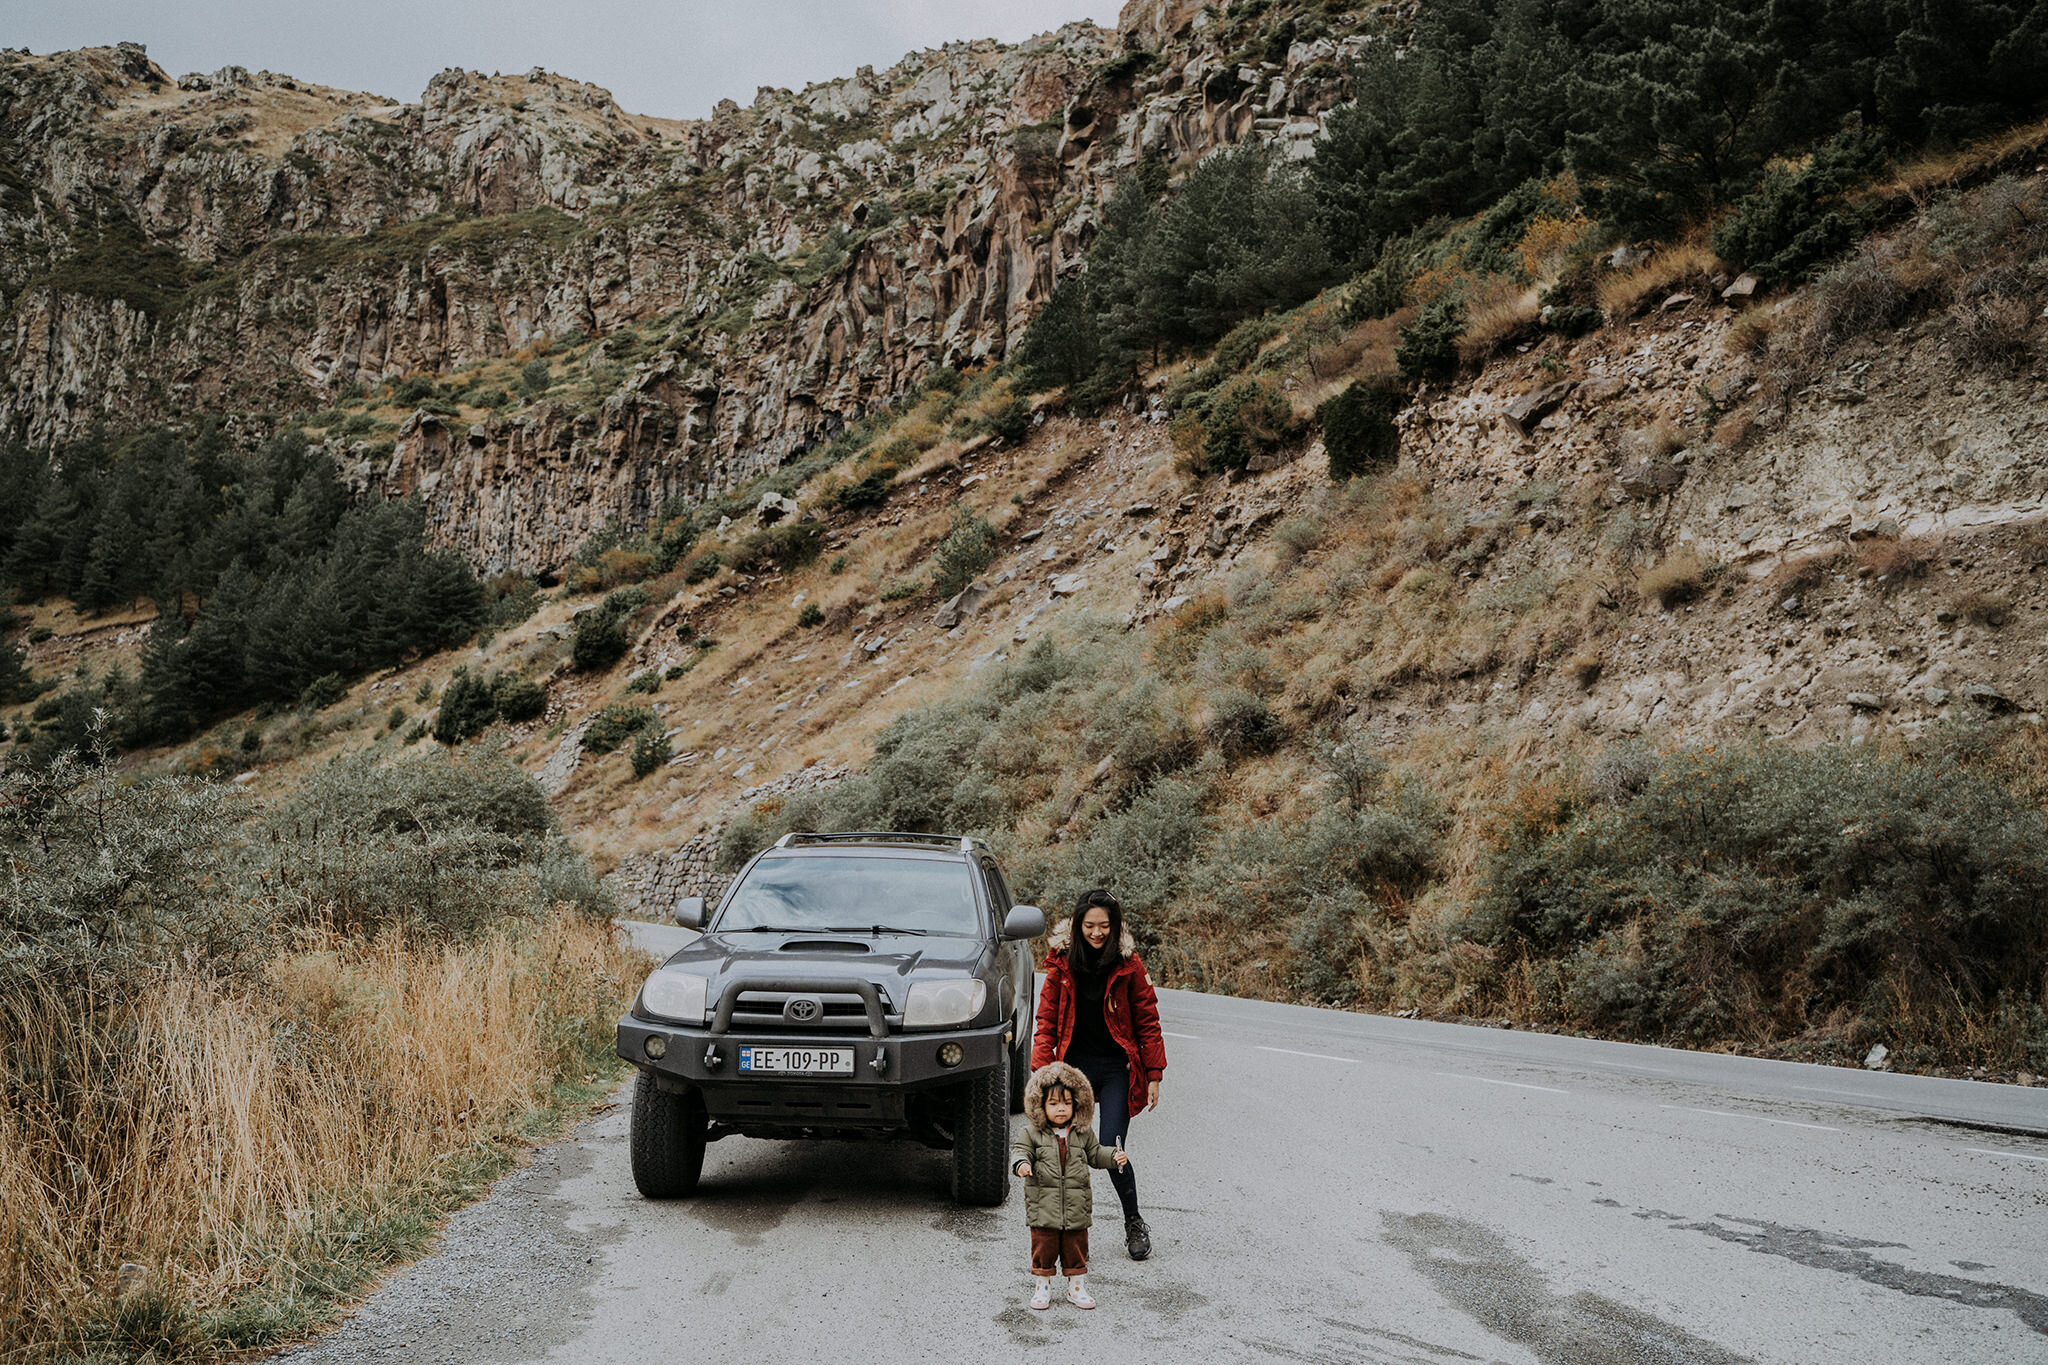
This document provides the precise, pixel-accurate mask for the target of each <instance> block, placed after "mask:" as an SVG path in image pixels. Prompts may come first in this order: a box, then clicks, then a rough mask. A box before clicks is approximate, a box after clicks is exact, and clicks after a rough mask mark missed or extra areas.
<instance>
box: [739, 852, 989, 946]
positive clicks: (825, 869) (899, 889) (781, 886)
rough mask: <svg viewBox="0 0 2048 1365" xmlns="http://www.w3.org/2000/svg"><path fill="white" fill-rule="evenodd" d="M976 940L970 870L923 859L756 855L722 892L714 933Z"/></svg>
mask: <svg viewBox="0 0 2048 1365" xmlns="http://www.w3.org/2000/svg"><path fill="white" fill-rule="evenodd" d="M877 926H879V927H881V928H884V929H910V930H917V931H919V932H922V933H927V934H963V935H978V934H980V933H981V932H982V926H981V915H980V912H979V911H978V910H977V909H976V908H975V904H974V880H973V868H972V865H971V864H969V863H966V862H956V861H951V860H945V861H941V860H938V859H930V858H875V857H821V856H817V855H809V856H803V857H793V858H792V857H784V858H772V857H771V858H763V859H761V861H759V862H757V863H755V864H754V868H753V870H752V871H751V872H749V873H748V874H747V876H746V880H745V881H743V882H741V883H740V884H739V885H738V886H736V887H734V888H733V889H732V890H731V891H730V892H728V893H727V894H726V897H725V904H724V907H723V908H722V909H721V910H720V911H719V914H718V923H717V924H716V926H715V928H716V929H717V930H718V931H719V932H721V933H733V932H738V931H742V930H747V929H764V928H765V929H809V930H834V929H837V930H844V931H856V930H857V931H859V932H862V933H866V932H868V931H869V930H871V929H873V928H875V927H877Z"/></svg>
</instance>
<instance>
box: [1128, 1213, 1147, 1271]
mask: <svg viewBox="0 0 2048 1365" xmlns="http://www.w3.org/2000/svg"><path fill="white" fill-rule="evenodd" d="M1124 1249H1125V1250H1127V1251H1129V1252H1130V1253H1131V1259H1132V1260H1134V1261H1142V1260H1144V1259H1145V1258H1146V1257H1147V1256H1150V1255H1151V1254H1152V1229H1150V1228H1148V1227H1146V1226H1145V1219H1144V1217H1143V1216H1142V1215H1139V1214H1135V1213H1134V1214H1132V1215H1131V1216H1130V1217H1129V1218H1126V1219H1124Z"/></svg>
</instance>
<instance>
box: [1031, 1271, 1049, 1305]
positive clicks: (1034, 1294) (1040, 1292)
mask: <svg viewBox="0 0 2048 1365" xmlns="http://www.w3.org/2000/svg"><path fill="white" fill-rule="evenodd" d="M1031 1306H1032V1307H1033V1308H1036V1309H1038V1310H1039V1311H1040V1312H1044V1311H1045V1310H1046V1309H1048V1308H1050V1307H1052V1280H1051V1278H1050V1277H1048V1278H1046V1279H1042V1280H1040V1281H1039V1282H1038V1288H1036V1289H1034V1290H1032V1291H1031Z"/></svg>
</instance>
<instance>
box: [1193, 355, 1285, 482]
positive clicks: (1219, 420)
mask: <svg viewBox="0 0 2048 1365" xmlns="http://www.w3.org/2000/svg"><path fill="white" fill-rule="evenodd" d="M1201 422H1202V460H1203V466H1204V469H1205V470H1206V471H1207V472H1210V473H1215V472H1218V471H1234V470H1240V469H1243V468H1244V467H1245V466H1246V465H1248V464H1250V463H1251V461H1252V460H1253V459H1254V458H1256V457H1257V456H1260V455H1265V454H1268V453H1270V452H1272V451H1274V450H1276V449H1278V448H1279V447H1280V445H1281V444H1282V443H1284V442H1285V441H1286V440H1288V438H1289V437H1291V436H1293V435H1294V434H1295V423H1294V409H1293V407H1292V405H1290V404H1289V403H1288V401H1287V398H1286V396H1285V395H1284V394H1282V393H1281V392H1280V390H1279V389H1278V388H1277V387H1275V386H1274V384H1273V382H1272V381H1271V380H1269V379H1267V378H1265V377H1264V376H1263V375H1239V376H1238V377H1237V378H1235V379H1233V380H1231V381H1230V382H1228V383H1227V384H1225V385H1224V386H1223V387H1222V388H1220V389H1218V390H1217V391H1216V393H1215V395H1214V396H1213V397H1211V398H1210V399H1209V401H1208V404H1207V405H1206V407H1205V409H1204V410H1203V412H1202V415H1201Z"/></svg>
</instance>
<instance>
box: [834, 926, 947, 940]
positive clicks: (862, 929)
mask: <svg viewBox="0 0 2048 1365" xmlns="http://www.w3.org/2000/svg"><path fill="white" fill-rule="evenodd" d="M818 932H819V933H821V934H872V935H874V936H875V937H876V938H880V937H881V936H882V935H884V934H916V935H917V936H918V937H919V938H923V937H925V936H926V935H927V934H929V933H931V930H929V929H898V928H895V927H893V926H891V925H887V924H854V925H834V926H833V927H832V928H830V929H820V930H818Z"/></svg>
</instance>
